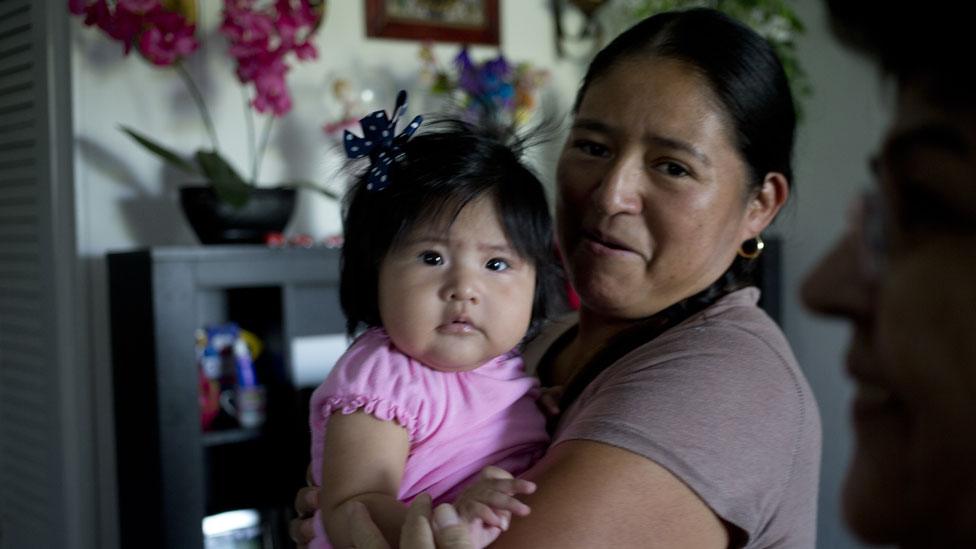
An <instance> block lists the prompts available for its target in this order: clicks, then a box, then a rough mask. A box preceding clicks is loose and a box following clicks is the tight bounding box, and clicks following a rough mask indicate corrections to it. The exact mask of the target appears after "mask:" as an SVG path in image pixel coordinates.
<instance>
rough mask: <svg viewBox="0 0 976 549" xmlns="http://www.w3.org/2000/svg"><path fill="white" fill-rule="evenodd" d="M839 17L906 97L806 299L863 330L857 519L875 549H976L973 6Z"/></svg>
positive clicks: (835, 15)
mask: <svg viewBox="0 0 976 549" xmlns="http://www.w3.org/2000/svg"><path fill="white" fill-rule="evenodd" d="M827 4H828V6H829V8H830V11H831V23H832V25H833V28H834V31H835V33H836V35H837V36H838V37H839V38H840V39H841V40H842V41H843V42H845V43H846V44H847V45H849V46H850V47H852V48H853V49H855V50H857V51H859V52H862V53H864V54H866V55H868V56H870V57H871V58H872V59H873V60H875V61H876V62H877V63H878V65H879V66H880V67H881V68H882V70H883V71H884V72H885V75H886V83H887V84H890V85H892V86H893V91H894V97H895V104H894V107H895V109H894V116H893V121H892V123H891V127H890V128H889V129H888V132H887V135H886V136H885V138H884V140H883V141H882V143H881V145H880V147H879V149H878V151H877V153H876V154H875V155H874V156H873V157H872V158H871V159H870V165H871V169H872V171H873V173H874V175H875V179H876V184H875V186H874V188H872V189H869V190H868V191H867V192H866V193H865V195H864V196H863V197H862V198H861V199H860V201H859V202H858V203H857V204H856V205H855V207H854V208H852V216H851V217H852V219H851V228H850V230H849V231H848V232H847V234H846V235H845V236H844V237H843V238H841V239H840V240H839V241H838V242H837V244H836V245H835V247H834V248H833V249H832V250H831V251H830V252H829V253H828V254H827V255H826V256H825V257H824V258H823V260H822V261H821V263H820V264H819V265H818V266H817V267H816V268H815V269H814V270H813V271H812V272H811V273H810V275H809V277H808V279H807V281H806V283H805V285H804V288H803V296H804V300H805V301H806V303H807V305H808V306H810V307H811V308H812V309H814V310H816V311H818V312H820V313H823V314H827V315H830V316H835V317H841V318H845V319H847V320H849V321H850V322H851V324H852V327H853V335H852V340H851V344H850V349H849V352H848V356H847V371H848V373H849V374H850V376H851V377H852V378H853V379H854V381H855V383H856V384H857V392H856V397H855V399H854V404H853V410H852V412H853V413H852V416H853V422H854V431H855V436H856V445H855V446H856V449H855V452H854V456H853V459H852V463H851V466H850V469H849V471H848V474H847V479H846V482H845V486H844V495H843V507H844V516H845V519H846V521H847V523H848V525H849V526H850V528H851V529H852V530H853V531H854V533H855V534H856V535H858V536H859V537H860V538H861V539H863V540H864V541H866V542H869V543H886V544H895V545H897V546H900V547H974V546H976V467H974V465H976V337H974V336H976V333H974V331H976V104H974V103H973V100H974V98H976V85H974V78H973V74H972V73H973V70H972V67H973V61H972V53H973V52H974V51H976V48H974V42H976V40H974V34H973V32H972V30H971V29H970V28H968V27H969V25H970V23H969V18H968V17H965V16H963V13H962V11H963V9H962V4H957V3H950V2H942V1H937V2H929V3H926V4H925V5H924V6H919V5H917V4H908V3H907V2H883V3H882V2H851V1H847V0H828V2H827ZM964 27H965V28H964Z"/></svg>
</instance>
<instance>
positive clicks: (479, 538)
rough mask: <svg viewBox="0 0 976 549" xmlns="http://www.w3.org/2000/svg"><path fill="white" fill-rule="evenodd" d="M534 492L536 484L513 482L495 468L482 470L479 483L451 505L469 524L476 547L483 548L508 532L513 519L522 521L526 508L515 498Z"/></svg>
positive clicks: (466, 490) (526, 512)
mask: <svg viewBox="0 0 976 549" xmlns="http://www.w3.org/2000/svg"><path fill="white" fill-rule="evenodd" d="M532 492H535V483H534V482H530V481H528V480H522V479H517V478H514V477H513V476H512V475H511V474H509V473H508V471H505V470H504V469H499V468H498V467H485V468H484V469H482V471H481V474H480V475H479V476H478V480H477V481H475V482H474V484H471V485H470V486H468V487H467V488H465V489H464V490H463V491H462V492H461V495H459V496H458V498H457V500H456V501H455V502H454V507H455V508H456V509H457V511H458V515H460V517H461V520H463V521H465V522H467V523H468V527H469V529H470V531H471V535H472V538H473V539H474V541H475V545H476V546H477V547H485V546H487V545H488V544H490V543H491V542H493V541H495V539H496V538H498V535H499V534H501V533H502V532H504V531H505V530H508V526H509V524H510V523H511V518H512V515H513V514H514V515H515V516H519V517H524V516H525V515H528V514H529V506H528V505H526V504H524V503H522V502H521V501H519V500H517V499H515V495H517V494H531V493H532Z"/></svg>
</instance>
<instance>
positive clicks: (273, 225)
mask: <svg viewBox="0 0 976 549" xmlns="http://www.w3.org/2000/svg"><path fill="white" fill-rule="evenodd" d="M180 205H181V206H182V207H183V215H185V216H186V219H187V221H189V222H190V226H191V227H193V232H195V233H196V234H197V238H199V239H200V242H201V243H202V244H260V243H262V242H264V239H265V236H266V235H267V234H268V233H272V232H281V231H283V230H284V229H285V225H287V224H288V221H289V220H290V219H291V214H292V212H294V211H295V189H290V188H259V189H254V190H253V191H252V193H251V198H250V199H249V200H248V201H247V203H246V204H244V205H243V206H241V207H240V208H235V207H234V206H231V205H230V204H227V203H225V202H222V201H221V200H220V199H218V198H217V194H216V193H215V192H214V190H213V188H212V187H207V186H187V187H180Z"/></svg>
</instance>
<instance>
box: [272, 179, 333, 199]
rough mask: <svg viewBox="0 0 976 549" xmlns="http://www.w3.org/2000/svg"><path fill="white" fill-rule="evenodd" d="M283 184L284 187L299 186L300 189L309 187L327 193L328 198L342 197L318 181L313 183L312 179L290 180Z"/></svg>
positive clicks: (311, 189)
mask: <svg viewBox="0 0 976 549" xmlns="http://www.w3.org/2000/svg"><path fill="white" fill-rule="evenodd" d="M281 186H282V187H298V188H300V189H308V190H310V191H315V192H317V193H321V194H323V195H325V196H326V197H327V198H331V199H332V200H340V199H341V198H342V197H340V196H339V195H338V194H336V193H334V192H332V191H330V190H329V189H326V188H325V187H323V186H322V185H319V184H318V183H313V182H311V181H288V182H286V183H282V184H281Z"/></svg>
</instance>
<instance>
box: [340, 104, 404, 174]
mask: <svg viewBox="0 0 976 549" xmlns="http://www.w3.org/2000/svg"><path fill="white" fill-rule="evenodd" d="M406 111H407V92H405V91H403V90H400V93H398V94H397V99H396V106H395V107H394V108H393V118H392V119H390V118H387V116H386V111H376V112H374V113H373V114H371V115H369V116H367V117H365V118H362V119H361V120H360V121H359V125H360V126H361V127H362V128H363V136H362V137H358V136H356V135H354V134H353V133H352V132H350V131H349V130H345V131H344V132H343V134H342V142H343V144H344V145H345V147H346V156H348V157H349V158H351V159H353V160H355V159H357V158H362V157H364V156H366V155H369V164H370V167H369V173H368V174H367V176H366V189H367V190H370V191H382V190H383V189H385V188H386V187H387V185H389V184H390V165H391V164H393V162H394V161H398V160H400V157H401V156H402V154H403V153H402V151H401V150H400V145H402V144H403V143H405V142H406V141H407V139H409V138H410V136H411V135H413V132H415V131H417V128H419V127H420V123H421V122H422V121H423V117H421V116H415V117H414V119H413V120H412V121H411V122H410V124H408V125H407V127H406V128H403V131H402V132H400V135H396V125H397V121H399V120H400V117H401V116H403V114H404V113H405V112H406Z"/></svg>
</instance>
